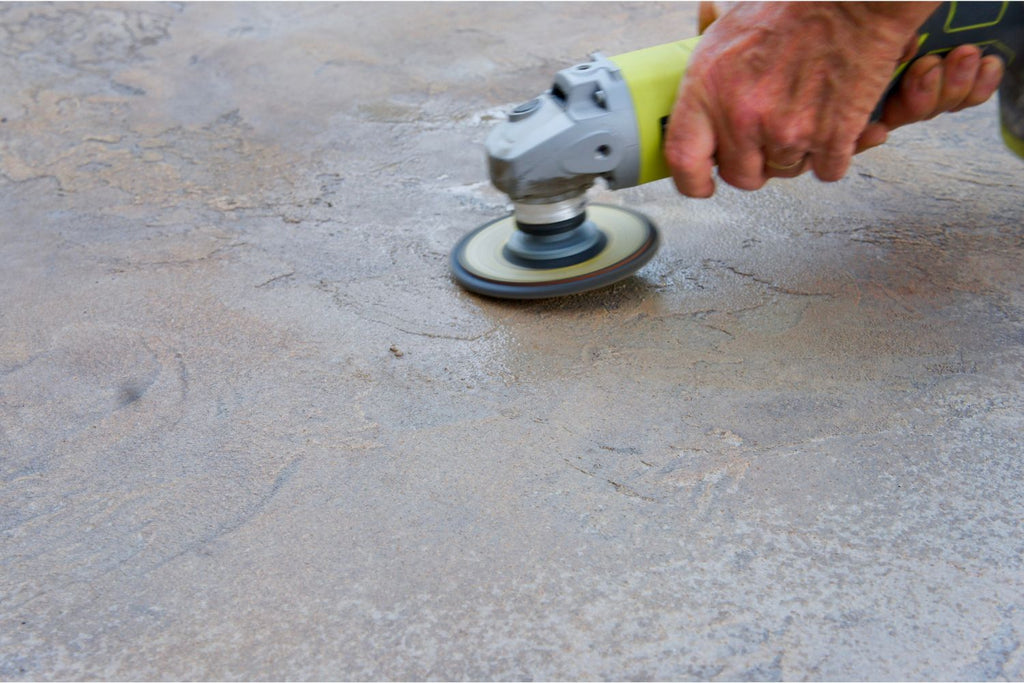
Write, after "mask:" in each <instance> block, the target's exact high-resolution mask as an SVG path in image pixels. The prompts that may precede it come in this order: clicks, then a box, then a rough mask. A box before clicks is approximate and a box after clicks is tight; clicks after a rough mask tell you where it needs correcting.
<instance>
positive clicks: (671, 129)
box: [665, 94, 717, 198]
mask: <svg viewBox="0 0 1024 683" xmlns="http://www.w3.org/2000/svg"><path fill="white" fill-rule="evenodd" d="M692 102H694V100H691V99H689V98H688V97H687V96H686V95H685V94H681V95H680V98H679V103H678V104H677V105H676V108H675V110H674V111H673V112H672V117H671V118H670V119H669V125H668V130H666V132H665V158H666V161H667V162H668V164H669V167H670V168H671V169H672V179H673V181H674V182H675V184H676V189H678V190H679V192H680V194H683V195H686V196H687V197H697V198H705V197H710V196H711V195H713V194H714V193H715V182H714V180H712V178H711V173H712V171H713V170H714V167H715V148H716V146H717V143H716V140H715V131H714V127H713V125H712V123H711V119H710V118H709V117H708V115H707V113H706V111H705V110H704V108H703V107H702V106H700V105H699V104H698V105H694V104H692Z"/></svg>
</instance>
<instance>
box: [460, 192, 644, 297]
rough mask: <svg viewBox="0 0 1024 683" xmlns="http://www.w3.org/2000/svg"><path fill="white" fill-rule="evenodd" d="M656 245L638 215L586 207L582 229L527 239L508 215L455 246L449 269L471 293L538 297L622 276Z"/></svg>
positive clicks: (633, 269) (607, 207)
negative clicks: (450, 268)
mask: <svg viewBox="0 0 1024 683" xmlns="http://www.w3.org/2000/svg"><path fill="white" fill-rule="evenodd" d="M658 243H659V237H658V231H657V229H656V228H655V227H654V224H653V223H652V222H651V221H650V219H648V218H647V217H646V216H644V215H643V214H641V213H638V212H636V211H632V210H630V209H625V208H622V207H620V206H611V205H607V204H591V205H590V206H588V207H587V214H586V220H585V221H584V222H583V223H582V224H581V225H579V226H578V227H575V228H573V229H572V230H570V231H567V232H564V233H559V234H557V235H553V236H552V235H542V236H539V237H538V236H535V235H532V234H531V235H527V234H526V233H524V232H523V231H522V230H520V229H519V228H518V227H517V225H516V220H515V216H513V215H512V214H509V215H507V216H505V217H503V218H498V219H497V220H493V221H491V222H489V223H485V224H484V225H481V226H480V227H479V228H477V229H476V230H474V231H473V232H471V233H469V234H468V235H466V236H465V237H463V238H462V239H461V240H460V241H459V243H458V244H457V245H455V249H453V250H452V257H451V267H452V272H453V274H454V275H455V280H456V281H457V282H458V283H459V284H460V285H462V286H463V287H465V288H466V289H468V290H469V291H471V292H476V293H477V294H484V295H486V296H493V297H497V298H500V299H542V298H547V297H555V296H563V295H566V294H577V293H579V292H585V291H588V290H591V289H597V288H599V287H604V286H607V285H610V284H612V283H613V282H617V281H619V280H621V279H623V278H626V277H628V276H630V275H632V274H633V273H635V272H636V271H637V270H639V269H640V268H642V267H643V266H644V265H645V264H646V263H647V262H648V261H650V260H651V258H652V257H653V256H654V253H655V251H657V249H658ZM524 245H525V246H524Z"/></svg>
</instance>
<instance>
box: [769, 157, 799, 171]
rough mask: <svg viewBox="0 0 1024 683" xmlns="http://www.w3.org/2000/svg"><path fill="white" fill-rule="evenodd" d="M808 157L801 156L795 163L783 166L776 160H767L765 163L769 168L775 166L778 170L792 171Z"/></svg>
mask: <svg viewBox="0 0 1024 683" xmlns="http://www.w3.org/2000/svg"><path fill="white" fill-rule="evenodd" d="M806 158H807V157H801V158H800V159H797V160H796V161H794V162H793V163H791V164H786V165H785V166H783V165H782V164H777V163H775V162H774V161H766V162H764V165H765V166H767V167H768V168H773V169H775V170H776V171H792V170H793V169H794V168H796V167H797V166H799V165H800V164H802V163H804V160H805V159H806Z"/></svg>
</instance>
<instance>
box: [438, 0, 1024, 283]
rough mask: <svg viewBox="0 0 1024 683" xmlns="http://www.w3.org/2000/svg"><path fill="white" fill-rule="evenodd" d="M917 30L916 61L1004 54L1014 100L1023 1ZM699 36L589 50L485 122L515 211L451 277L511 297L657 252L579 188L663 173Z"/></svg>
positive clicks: (618, 272) (464, 243)
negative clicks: (615, 50)
mask: <svg viewBox="0 0 1024 683" xmlns="http://www.w3.org/2000/svg"><path fill="white" fill-rule="evenodd" d="M919 33H920V35H921V40H920V46H919V50H918V53H917V55H916V57H915V59H916V58H918V57H922V56H924V55H926V54H936V53H938V54H942V53H945V52H948V51H949V50H952V49H953V48H954V47H956V46H958V45H963V44H966V43H974V44H977V45H979V46H981V47H982V48H983V49H984V51H985V52H987V53H996V54H999V55H1001V56H1002V58H1003V60H1004V61H1005V62H1006V64H1007V66H1008V69H1007V78H1006V80H1005V82H1004V90H1001V91H1000V98H1001V100H1003V101H1005V100H1006V99H1008V98H1010V99H1012V98H1014V97H1015V98H1016V99H1017V101H1018V102H1020V100H1021V91H1022V88H1021V78H1020V70H1019V69H1018V70H1016V71H1015V70H1014V69H1012V68H1010V67H1013V66H1015V67H1020V65H1021V61H1024V59H1018V56H1017V54H1016V52H1017V51H1019V50H1024V3H1021V2H971V3H962V2H961V3H956V2H951V3H944V4H943V5H942V6H941V7H940V8H939V9H938V10H937V11H936V12H935V13H934V14H933V15H932V16H931V17H930V18H929V20H928V21H927V22H926V23H925V25H924V26H922V28H921V29H920V32H919ZM699 40H700V38H699V37H694V38H689V39H687V40H682V41H678V42H673V43H667V44H664V45H658V46H655V47H651V48H647V49H644V50H638V51H635V52H629V53H625V54H622V55H618V56H614V57H605V56H603V55H601V54H595V55H593V56H592V57H591V61H589V62H585V63H582V64H577V65H575V66H572V67H569V68H566V69H563V70H561V71H559V72H558V73H557V74H556V75H555V79H554V83H553V84H552V86H551V88H550V89H549V90H547V91H546V92H544V93H543V94H541V95H539V96H538V97H535V98H533V99H531V100H528V101H526V102H524V103H522V104H520V105H519V106H517V107H515V108H514V109H513V110H512V111H511V112H510V113H509V115H508V120H507V121H505V122H502V123H501V124H499V125H498V126H496V127H495V128H494V129H493V130H492V131H491V133H490V135H489V136H488V137H487V140H486V143H485V146H486V150H487V158H488V168H489V171H490V177H491V182H492V183H493V185H494V186H495V187H496V188H498V189H499V190H501V191H502V192H504V193H506V194H507V195H508V196H509V198H510V199H511V200H512V203H513V207H514V211H513V213H512V214H510V215H506V216H503V217H501V218H499V219H496V220H494V221H490V222H488V223H486V224H484V225H482V226H480V227H479V228H477V229H476V230H474V231H472V232H471V233H469V234H468V235H466V236H464V237H463V238H462V239H461V240H460V241H459V243H458V244H457V245H456V246H455V248H454V249H453V251H452V256H451V267H452V272H453V274H454V276H455V279H456V281H458V282H459V284H461V285H462V286H463V287H465V288H466V289H468V290H470V291H473V292H477V293H479V294H485V295H489V296H495V297H499V298H510V299H535V298H545V297H551V296H559V295H564V294H573V293H577V292H583V291H587V290H590V289H595V288H598V287H603V286H606V285H608V284H611V283H612V282H615V281H617V280H620V279H622V278H625V277H627V276H629V275H631V274H632V273H634V272H636V271H637V270H639V269H640V268H641V267H643V265H645V264H646V263H647V262H648V261H649V260H650V259H651V258H652V257H653V256H654V254H655V252H656V250H657V248H658V243H659V236H658V231H657V229H656V227H655V226H654V224H653V223H652V222H651V221H650V220H649V219H648V218H646V217H645V216H643V215H642V214H640V213H638V212H635V211H631V210H628V209H624V208H622V207H617V206H610V205H593V206H591V207H589V208H588V206H587V202H586V192H587V190H588V189H589V188H590V187H591V186H592V185H593V184H594V183H595V182H596V181H597V180H598V179H599V178H600V179H602V180H603V181H604V182H605V183H606V184H607V186H608V187H609V188H611V189H621V188H626V187H632V186H634V185H641V184H644V183H648V182H652V181H655V180H659V179H662V178H665V177H667V176H668V175H669V169H668V165H667V163H666V161H665V159H664V156H663V154H662V143H663V136H664V130H665V126H666V125H667V123H668V117H669V114H670V113H671V111H672V107H673V105H674V103H675V97H676V91H677V89H678V86H679V82H680V81H681V80H682V77H683V74H684V73H685V71H686V67H687V64H688V63H689V59H690V55H691V53H692V52H693V50H694V49H695V48H696V47H697V44H698V42H699ZM911 61H913V60H911ZM909 63H910V62H908V63H907V64H909ZM905 67H906V64H904V65H903V66H902V67H901V68H900V69H899V70H898V71H897V73H896V74H895V75H894V78H893V83H892V84H891V86H890V89H889V91H888V92H891V91H892V89H893V88H895V86H896V85H897V83H898V81H899V78H900V76H901V75H902V73H903V71H904V70H905ZM1014 88H1016V90H1015V92H1014V91H1013V89H1014ZM1006 91H1010V92H1009V94H1008V92H1006ZM888 92H887V93H886V97H887V96H888ZM884 102H885V97H883V99H882V101H881V102H880V104H879V108H878V110H877V111H876V113H875V116H876V117H877V116H878V115H880V113H881V108H882V105H883V104H884ZM1004 104H1005V102H1004ZM1014 111H1018V112H1019V111H1020V107H1019V106H1018V107H1017V109H1013V107H1010V109H1009V110H1007V108H1006V107H1004V108H1003V110H1002V113H1003V135H1004V139H1005V140H1006V142H1007V144H1008V145H1009V146H1010V148H1011V149H1014V150H1015V151H1017V152H1018V154H1021V155H1022V156H1024V142H1022V140H1024V129H1021V123H1022V122H1021V121H1019V120H1018V121H1016V122H1014V121H1013V120H1012V118H1011V117H1010V116H1008V113H1009V114H1012V113H1013V112H1014ZM1019 116H1020V115H1019V114H1018V117H1019Z"/></svg>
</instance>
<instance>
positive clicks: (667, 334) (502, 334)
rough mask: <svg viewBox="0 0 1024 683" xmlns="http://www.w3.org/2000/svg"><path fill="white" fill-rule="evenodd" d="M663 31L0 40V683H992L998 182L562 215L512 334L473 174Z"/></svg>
mask: <svg viewBox="0 0 1024 683" xmlns="http://www.w3.org/2000/svg"><path fill="white" fill-rule="evenodd" d="M695 22H696V9H695V7H694V6H692V5H678V4H645V3H628V4H614V3H597V4H588V3H572V4H555V3H543V4H526V3H513V4H499V3H481V4H475V3H457V4H441V3H428V4H416V5H403V4H394V3H384V4H375V3H366V4H355V5H333V4H292V3H287V4H248V3H238V4H235V3H229V4H143V5H125V4H57V5H41V4H21V3H15V4H7V5H0V74H3V76H2V78H0V282H2V287H0V481H2V486H0V678H2V679H4V680H22V679H359V680H363V679H377V680H380V679H389V680H390V679H743V680H755V679H791V680H799V679H986V680H1013V679H1018V680H1019V679H1021V678H1024V647H1022V645H1021V641H1022V639H1024V561H1022V559H1024V530H1022V519H1024V457H1022V456H1024V443H1022V435H1021V434H1022V427H1024V227H1022V224H1024V201H1022V196H1024V163H1022V162H1021V161H1020V160H1018V159H1017V158H1016V157H1014V156H1013V155H1012V154H1010V153H1009V152H1008V151H1006V150H1005V149H1004V148H1003V146H1002V144H1001V142H1000V140H999V135H998V127H997V125H996V106H995V102H994V101H993V102H990V103H987V104H986V105H984V106H982V107H979V108H976V109H973V110H970V111H967V112H962V113H959V114H954V115H947V116H943V117H940V118H938V119H936V120H934V121H931V122H927V123H924V124H920V125H918V126H916V127H912V128H908V129H904V130H901V131H898V132H897V133H895V134H894V135H893V137H892V139H891V141H890V142H889V143H888V144H886V145H885V146H883V147H881V148H878V149H875V150H871V151H870V152H867V153H865V154H863V155H861V156H860V157H858V158H857V159H856V161H855V163H854V166H853V168H852V169H851V171H850V173H849V175H848V176H847V177H846V178H845V179H844V180H842V181H841V182H838V183H835V184H829V185H826V184H822V183H819V182H817V181H816V180H814V179H813V178H811V177H802V178H800V179H797V180H794V181H773V182H772V183H771V184H770V185H769V186H768V187H767V188H765V189H764V190H762V191H759V192H754V193H744V192H740V191H736V190H732V189H731V188H727V187H724V188H722V189H721V190H720V191H719V192H718V193H717V194H716V195H715V197H714V198H712V199H710V200H703V201H697V200H687V199H684V198H682V197H679V196H678V195H677V194H675V192H674V190H673V188H672V187H671V185H670V184H669V183H666V182H664V181H663V182H658V183H653V184H650V185H647V186H643V187H639V188H633V189H629V190H624V191H620V192H610V191H607V190H600V189H599V190H595V191H594V193H593V195H594V197H595V198H597V199H599V200H601V201H605V202H610V203H616V204H622V205H624V206H629V207H631V208H633V209H637V210H640V211H643V212H645V213H647V214H648V215H649V216H651V217H652V218H653V219H654V220H655V222H657V223H658V225H659V226H660V227H661V229H662V231H663V238H664V244H663V246H662V248H661V250H660V252H659V253H658V255H657V256H656V257H655V259H654V260H653V261H652V262H651V263H650V264H649V265H648V266H647V267H646V268H645V269H644V270H642V271H641V272H640V273H639V274H638V275H637V276H635V277H633V278H631V279H629V280H627V281H625V282H623V283H620V284H618V285H615V286H612V287H610V288H608V289H605V290H603V291H599V292H594V293H589V294H585V295H579V296H574V297H569V298H565V299H561V300H552V301H542V302H534V303H509V302H499V301H493V300H488V299H484V298H481V297H477V296H474V295H471V294H468V293H466V292H463V291H461V290H460V289H459V288H458V287H457V286H456V285H455V284H454V283H453V282H452V280H451V279H450V277H449V275H448V264H447V258H448V252H449V250H450V248H451V247H452V245H453V244H454V243H455V241H456V240H457V239H458V238H459V237H460V236H461V235H462V234H464V233H465V232H466V231H468V230H470V229H472V228H473V227H475V226H477V225H479V224H480V223H483V222H484V221H487V220H490V219H493V218H495V217H497V216H499V215H501V214H502V213H503V212H504V211H506V206H507V204H506V198H505V197H504V196H502V195H501V194H500V193H498V192H497V191H495V190H494V189H492V188H491V187H490V185H489V183H488V180H487V171H486V165H485V163H484V157H483V153H482V147H481V143H482V141H483V139H484V137H485V136H486V134H487V132H488V130H489V129H490V127H491V125H492V124H493V123H494V122H495V121H497V120H499V119H500V117H501V116H502V113H503V112H504V111H507V110H508V109H509V108H510V107H511V106H512V105H515V104H516V103H518V102H520V101H522V100H525V99H527V98H529V97H531V96H533V95H534V94H536V93H538V92H540V91H541V90H543V89H545V88H546V87H547V86H548V84H549V80H550V78H551V76H552V75H553V74H554V73H555V71H557V70H558V69H559V68H562V67H564V66H568V65H571V64H573V63H575V62H577V61H579V60H581V59H583V58H585V57H586V55H587V54H589V53H590V52H592V51H594V50H600V51H602V52H604V53H606V54H616V53H619V52H624V51H627V50H631V49H636V48H640V47H646V46H648V45H653V44H656V43H660V42H666V41H669V40H674V39H678V38H682V37H686V36H689V35H692V34H693V33H694V31H695Z"/></svg>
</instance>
